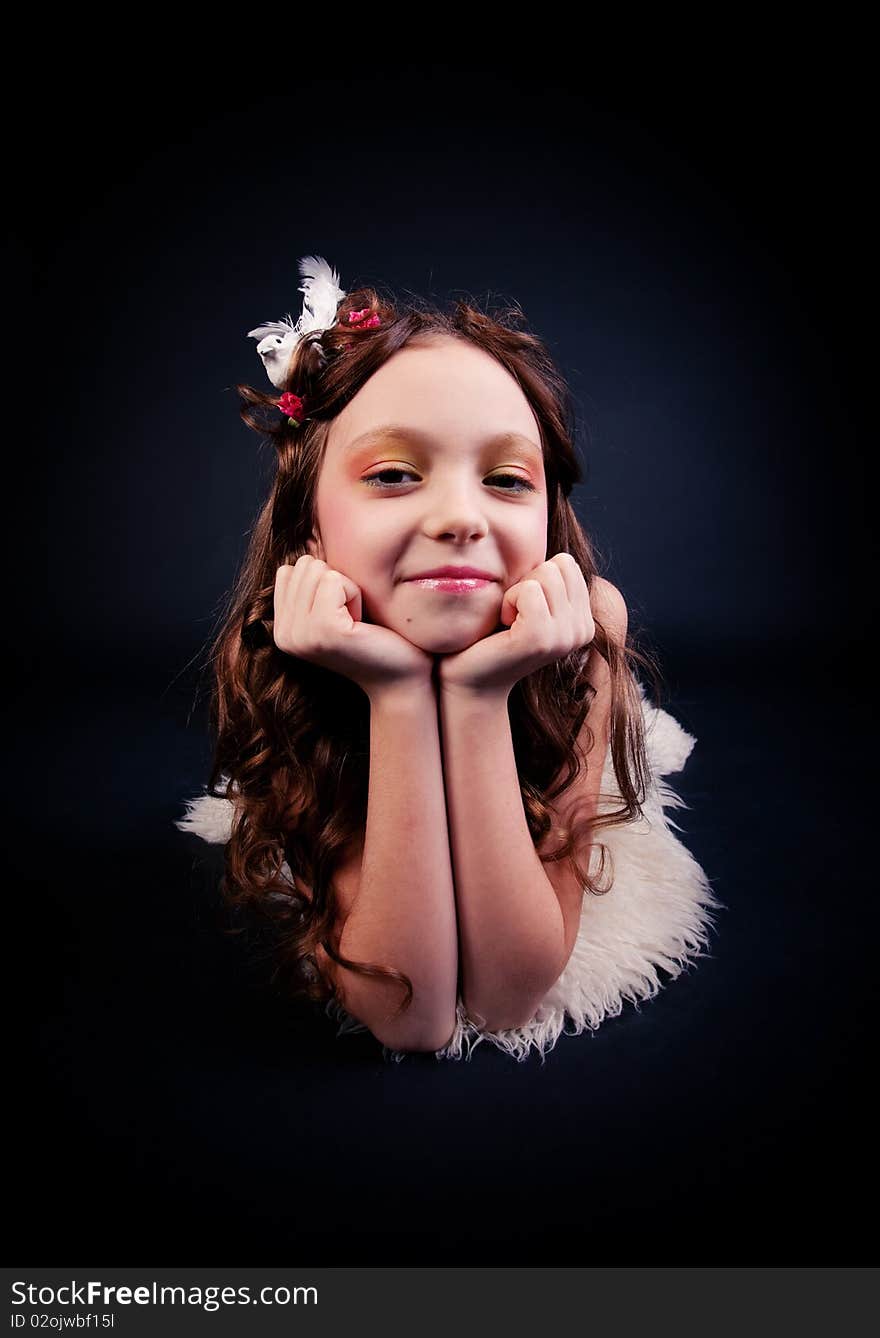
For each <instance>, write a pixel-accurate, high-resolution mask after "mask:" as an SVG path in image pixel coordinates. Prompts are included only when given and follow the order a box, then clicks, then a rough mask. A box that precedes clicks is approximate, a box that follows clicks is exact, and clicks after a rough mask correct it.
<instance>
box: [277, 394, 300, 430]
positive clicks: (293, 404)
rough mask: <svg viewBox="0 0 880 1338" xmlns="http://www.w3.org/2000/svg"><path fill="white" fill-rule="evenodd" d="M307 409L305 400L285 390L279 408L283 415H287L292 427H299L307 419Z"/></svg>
mask: <svg viewBox="0 0 880 1338" xmlns="http://www.w3.org/2000/svg"><path fill="white" fill-rule="evenodd" d="M305 407H306V402H305V399H304V398H302V397H301V396H299V395H294V394H293V393H292V392H291V391H289V390H285V392H284V394H283V395H282V396H281V399H280V400H279V401H278V408H279V409H280V410H281V412H282V413H286V414H287V421H288V423H289V424H290V426H291V427H299V425H300V423H301V422H302V420H303V418H304V417H305Z"/></svg>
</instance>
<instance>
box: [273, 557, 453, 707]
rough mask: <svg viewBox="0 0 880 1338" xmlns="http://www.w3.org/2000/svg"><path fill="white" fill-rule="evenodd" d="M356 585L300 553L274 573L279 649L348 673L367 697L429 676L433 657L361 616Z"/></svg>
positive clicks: (275, 630)
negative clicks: (405, 682)
mask: <svg viewBox="0 0 880 1338" xmlns="http://www.w3.org/2000/svg"><path fill="white" fill-rule="evenodd" d="M362 614H363V601H362V597H361V591H360V587H359V586H357V585H356V584H355V582H354V581H352V580H351V579H350V577H348V576H345V575H343V573H342V572H339V571H334V570H333V568H332V567H329V566H328V565H327V563H326V562H323V561H322V560H321V559H320V558H317V557H312V556H310V555H309V554H308V553H303V554H302V556H301V557H298V558H297V560H296V562H295V564H294V565H292V566H291V565H290V564H289V563H285V564H284V566H282V567H279V568H278V570H277V572H276V573H275V625H274V629H273V638H274V641H275V645H276V646H277V647H278V649H279V650H283V651H284V652H285V653H286V654H288V655H296V656H298V657H299V658H300V659H301V660H310V661H312V662H313V663H314V664H320V665H323V666H324V668H325V669H332V670H333V672H334V673H337V674H342V675H343V676H344V677H345V678H350V679H352V680H353V682H355V683H357V684H358V685H359V687H361V688H362V689H363V690H364V692H365V693H366V694H367V696H371V695H372V694H373V693H374V692H375V691H377V690H380V689H384V688H387V687H388V686H389V684H391V683H397V682H402V681H408V680H411V679H412V680H418V679H424V680H428V681H429V680H430V678H431V673H432V670H433V667H434V662H433V659H432V657H431V656H430V655H429V654H428V653H427V652H426V651H423V650H421V649H420V648H419V647H418V646H414V645H413V644H412V642H410V641H407V640H406V638H405V637H402V636H400V635H398V633H397V632H393V631H392V630H391V628H390V627H378V626H376V625H375V624H373V623H365V622H362V621H361V618H362Z"/></svg>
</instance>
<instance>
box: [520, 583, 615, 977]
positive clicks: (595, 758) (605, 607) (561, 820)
mask: <svg viewBox="0 0 880 1338" xmlns="http://www.w3.org/2000/svg"><path fill="white" fill-rule="evenodd" d="M590 607H591V609H592V611H593V617H594V619H595V621H596V622H598V623H601V625H602V627H603V629H604V631H605V632H606V633H607V635H608V636H609V637H610V638H611V640H612V641H614V642H616V643H617V645H619V646H623V645H625V643H626V633H627V625H628V614H627V608H626V601H625V600H624V598H623V595H622V594H621V593H620V591H619V590H618V589H617V587H616V586H615V585H613V584H612V583H611V581H606V580H605V579H604V578H603V577H601V576H596V577H595V578H594V579H593V586H592V589H591V591H590ZM587 677H588V679H589V680H590V683H591V685H592V687H593V689H594V691H595V696H594V697H593V700H592V701H591V703H590V709H589V711H588V713H587V716H586V718H585V720H584V723H583V725H582V727H581V731H580V734H579V736H578V739H577V743H576V747H577V750H578V752H579V754H580V760H581V768H580V770H579V772H578V774H577V776H576V777H575V779H574V781H573V782H572V784H571V785H570V786H569V788H568V789H567V790H565V791H564V792H563V794H561V795H559V796H558V797H557V798H556V799H555V800H550V801H548V807H549V809H550V812H551V816H552V820H553V826H552V828H551V831H550V833H548V836H547V837H546V838H545V840H544V841H543V842H542V843H541V845H540V846H539V847H538V850H539V853H541V854H544V853H546V852H547V851H548V850H549V849H550V848H551V847H553V846H555V845H557V844H558V836H557V835H555V833H554V829H559V828H569V827H571V826H573V825H574V824H575V823H580V822H581V821H583V820H584V819H589V818H592V817H594V816H595V814H596V812H597V809H598V802H599V792H600V787H601V781H602V771H603V768H604V764H605V757H606V754H607V750H608V744H609V740H610V723H611V672H610V670H609V667H608V664H607V661H606V660H605V658H604V657H603V656H602V654H601V653H600V651H599V649H598V647H595V648H594V649H593V650H592V651H591V653H590V658H589V660H588V663H587ZM576 854H577V858H578V862H579V863H580V864H581V865H582V866H583V867H584V868H588V867H589V862H590V846H589V845H582V846H579V848H578V849H577V851H576ZM544 872H545V873H546V875H547V878H548V880H549V881H550V883H551V885H552V887H553V890H554V891H555V893H556V896H557V898H558V900H559V906H560V910H561V912H562V919H563V925H564V933H565V960H566V962H567V961H568V959H569V957H570V956H571V952H572V949H573V948H574V945H575V942H576V940H577V935H578V931H579V928H580V920H581V910H582V908H583V900H584V888H583V886H582V885H581V883H580V881H579V879H578V878H577V877H576V876H575V874H574V872H573V870H572V869H571V867H570V865H569V863H568V861H567V860H561V861H558V862H556V863H548V864H545V865H544Z"/></svg>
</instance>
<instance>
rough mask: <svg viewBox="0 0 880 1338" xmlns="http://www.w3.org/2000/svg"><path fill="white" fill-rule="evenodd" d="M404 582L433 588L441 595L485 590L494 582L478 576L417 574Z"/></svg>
mask: <svg viewBox="0 0 880 1338" xmlns="http://www.w3.org/2000/svg"><path fill="white" fill-rule="evenodd" d="M406 584H407V585H417V586H419V587H420V588H421V589H422V590H433V591H434V592H435V593H437V594H441V595H468V594H471V593H472V592H474V591H476V590H485V589H486V588H487V587H488V586H491V585H494V584H495V582H494V581H492V580H490V579H489V578H488V577H480V576H464V577H460V576H418V577H416V578H415V580H411V581H407V582H406Z"/></svg>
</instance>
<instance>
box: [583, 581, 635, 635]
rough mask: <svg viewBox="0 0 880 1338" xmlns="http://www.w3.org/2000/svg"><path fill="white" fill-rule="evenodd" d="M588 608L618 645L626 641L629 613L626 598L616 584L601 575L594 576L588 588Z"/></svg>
mask: <svg viewBox="0 0 880 1338" xmlns="http://www.w3.org/2000/svg"><path fill="white" fill-rule="evenodd" d="M590 608H591V609H592V611H593V617H594V619H596V621H597V622H600V623H601V624H602V627H603V629H604V630H605V631H606V632H607V633H608V635H609V636H610V637H611V639H612V640H613V641H615V642H616V643H617V644H618V645H619V646H622V645H624V643H625V642H626V632H627V627H628V626H629V613H628V611H627V607H626V600H625V599H624V597H623V595H622V594H621V593H620V591H619V590H618V588H617V586H616V585H612V583H611V582H610V581H606V580H605V578H604V577H603V576H594V577H593V585H592V589H591V590H590Z"/></svg>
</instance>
